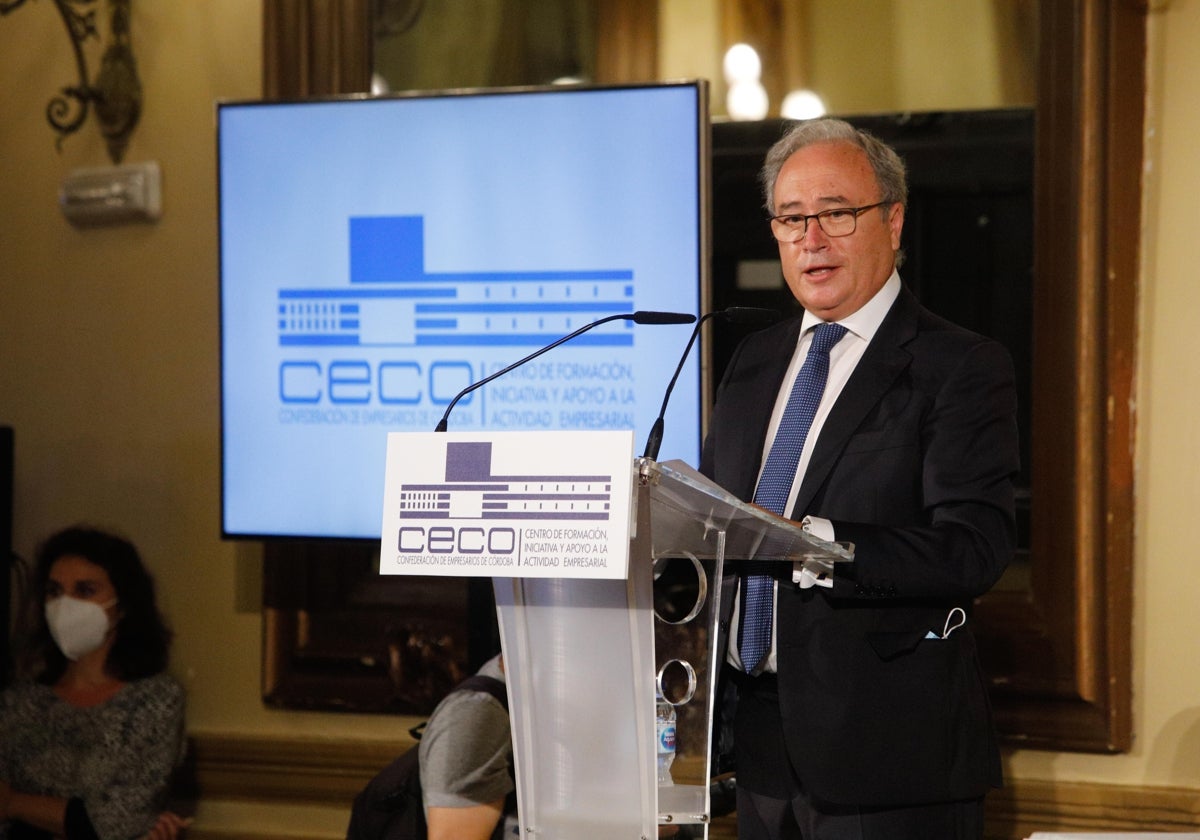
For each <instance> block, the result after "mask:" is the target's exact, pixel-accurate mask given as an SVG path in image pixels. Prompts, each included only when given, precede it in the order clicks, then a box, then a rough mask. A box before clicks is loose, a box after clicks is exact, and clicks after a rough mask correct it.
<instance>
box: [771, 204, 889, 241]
mask: <svg viewBox="0 0 1200 840" xmlns="http://www.w3.org/2000/svg"><path fill="white" fill-rule="evenodd" d="M895 203H896V202H894V201H877V202H875V203H874V204H867V205H864V206H862V207H830V208H829V209H828V210H822V211H821V212H820V213H780V214H778V215H776V216H768V217H767V221H768V222H770V223H771V234H772V235H773V236H774V237H775V238H776V239H777V240H779V241H780V242H799V241H800V240H801V239H803V238H804V237H805V236H807V235H808V222H809V219H816V220H817V227H819V228H820V229H821V233H823V234H825V235H826V236H831V237H833V238H835V239H837V238H840V237H843V236H850V235H851V234H853V233H854V232H855V231H856V230H858V217H859V216H861V215H862V214H863V213H866V212H867V211H868V210H874V209H875V208H876V207H883V206H885V205H888V204H895ZM834 213H853V214H854V216H853V219H854V222H853V224H852V225H851V226H850V230H848V231H846V232H845V233H830V232H829V231H828V230H826V229H825V222H824V221H822V219H828V218H830V217H831V216H832V215H833V214H834ZM783 219H803V220H804V227H803V228H800V235H799V236H797V237H796V238H794V239H781V238H780V236H779V234H778V233H777V232H776V231H777V230H779V229H782V230H783V231H786V232H787V233H794V232H795V231H796V226H795V225H794V224H791V225H789V224H788V223H787V222H784V221H782V220H783Z"/></svg>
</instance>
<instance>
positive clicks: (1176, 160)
mask: <svg viewBox="0 0 1200 840" xmlns="http://www.w3.org/2000/svg"><path fill="white" fill-rule="evenodd" d="M1158 5H1161V6H1165V9H1163V10H1162V11H1158V12H1154V13H1153V14H1152V22H1151V38H1150V64H1151V68H1150V91H1149V109H1148V114H1149V132H1150V133H1149V140H1148V143H1147V169H1146V178H1147V181H1146V184H1147V189H1146V212H1145V214H1144V218H1145V222H1146V229H1145V231H1137V230H1128V231H1127V232H1126V233H1127V235H1129V236H1141V237H1142V240H1143V245H1144V255H1145V260H1144V271H1143V277H1142V289H1143V292H1142V300H1141V317H1140V320H1141V338H1140V341H1139V347H1140V360H1139V372H1140V375H1139V382H1138V388H1137V396H1138V412H1139V427H1138V435H1137V446H1138V482H1139V483H1138V509H1137V522H1136V531H1137V540H1136V558H1135V560H1136V568H1137V570H1136V581H1135V586H1136V591H1135V593H1134V598H1135V604H1136V615H1135V625H1136V627H1135V636H1134V661H1135V663H1136V665H1135V668H1136V673H1135V681H1134V685H1135V692H1136V699H1135V702H1136V706H1135V723H1136V730H1137V739H1136V745H1135V749H1134V751H1133V752H1132V753H1131V754H1129V755H1124V756H1112V757H1104V756H1100V757H1097V756H1080V755H1065V754H1057V753H1040V752H1019V753H1017V754H1015V755H1013V756H1012V757H1011V760H1010V762H1009V769H1010V772H1011V773H1012V774H1013V776H1014V777H1016V778H1022V779H1056V780H1063V781H1073V780H1078V781H1100V782H1112V783H1121V784H1124V783H1129V784H1134V783H1136V784H1146V785H1167V786H1170V785H1175V786H1182V787H1189V788H1196V789H1200V669H1197V668H1196V667H1195V666H1194V664H1193V659H1194V656H1195V647H1196V641H1195V640H1196V639H1197V638H1200V609H1197V608H1196V604H1197V603H1200V592H1198V589H1200V573H1197V572H1196V571H1195V568H1196V559H1195V552H1194V551H1193V550H1191V544H1192V540H1191V539H1190V538H1189V532H1190V530H1191V529H1192V527H1193V524H1194V522H1195V520H1196V516H1195V512H1194V509H1195V505H1196V502H1197V500H1200V492H1198V491H1200V487H1198V486H1197V485H1198V483H1200V432H1198V431H1197V430H1198V429H1200V424H1198V423H1197V422H1196V421H1195V418H1194V413H1195V412H1194V410H1193V407H1192V402H1193V398H1192V396H1191V395H1192V394H1195V393H1197V392H1200V381H1197V380H1198V379H1200V366H1197V365H1196V364H1195V362H1194V361H1193V359H1194V357H1195V355H1196V352H1197V349H1198V348H1200V340H1198V339H1197V338H1196V337H1195V332H1194V328H1193V326H1192V324H1193V322H1194V321H1195V315H1196V313H1197V312H1198V311H1200V283H1197V281H1196V279H1195V272H1196V266H1197V264H1200V259H1197V257H1198V255H1197V253H1196V250H1197V249H1196V245H1195V243H1196V242H1197V240H1198V238H1197V237H1196V236H1195V234H1194V233H1192V232H1191V228H1192V227H1193V226H1194V223H1193V218H1194V211H1193V207H1194V204H1195V194H1196V193H1197V192H1198V191H1200V159H1198V158H1197V156H1196V155H1195V154H1194V152H1193V147H1194V138H1195V137H1196V136H1197V135H1198V134H1200V113H1198V112H1197V110H1196V108H1195V105H1194V99H1195V91H1197V90H1200V57H1197V55H1196V54H1195V51H1194V49H1193V46H1194V44H1195V43H1196V42H1197V41H1200V3H1197V2H1196V1H1195V0H1171V2H1167V3H1160V4H1158ZM260 27H261V9H260V4H259V3H256V2H249V0H206V2H204V3H168V2H143V3H140V4H136V5H135V7H134V21H133V41H134V46H135V50H136V53H137V57H138V62H139V69H140V72H141V76H142V79H143V83H144V85H145V95H146V105H145V113H144V115H143V118H142V123H141V125H140V126H139V128H138V129H137V132H136V133H135V135H134V137H133V141H132V143H131V145H130V148H129V151H128V154H127V158H126V159H127V161H130V162H133V161H142V160H156V161H158V162H159V163H160V164H161V166H162V169H163V177H164V188H163V189H164V197H163V200H164V215H163V219H162V220H161V221H160V222H159V223H158V224H156V225H133V226H126V227H119V228H113V229H96V230H89V231H79V230H76V229H74V228H72V227H71V226H70V225H68V224H67V223H66V222H65V221H64V219H63V218H62V216H61V214H60V213H59V211H58V209H57V207H56V204H55V195H56V190H57V187H58V184H59V182H60V181H61V180H62V178H63V176H64V175H65V174H66V173H67V172H68V171H70V170H71V169H73V168H75V167H80V166H100V165H105V164H107V162H108V161H107V157H106V155H105V152H104V150H103V146H102V144H101V142H100V139H99V137H98V133H97V131H96V126H95V125H94V124H93V123H89V124H88V125H87V126H85V128H84V129H83V130H82V131H81V132H80V133H79V135H77V136H75V137H71V138H68V139H67V140H66V141H65V142H64V143H63V147H62V151H61V153H59V152H56V151H55V143H54V135H53V132H52V131H51V130H50V129H49V127H48V126H47V125H46V123H45V120H44V117H43V110H44V108H45V105H46V102H47V101H48V99H49V98H50V96H51V95H52V94H53V93H54V92H56V91H57V89H58V88H59V87H61V86H62V85H65V84H68V83H70V82H72V81H73V80H72V79H71V77H70V72H71V68H72V62H71V56H70V53H69V50H68V48H67V45H66V39H65V38H64V37H63V33H62V24H61V22H60V21H59V20H58V18H57V16H56V14H55V12H54V7H53V6H52V4H48V3H45V2H42V3H28V4H26V5H25V6H23V7H21V8H20V9H18V10H16V11H15V12H13V13H12V14H9V15H7V16H6V17H3V18H0V80H3V81H2V82H0V185H2V186H0V423H3V424H9V425H12V426H14V427H15V429H16V438H17V451H16V509H15V543H16V545H15V547H16V549H17V551H18V552H19V553H20V554H22V555H25V556H28V555H29V554H30V553H31V552H32V550H33V547H34V545H35V544H36V542H37V540H38V539H40V538H41V537H43V536H45V535H46V534H47V533H48V532H50V531H51V530H53V529H55V528H57V527H59V526H61V525H63V524H65V523H68V522H71V521H75V520H80V519H83V520H89V521H93V522H97V523H100V524H107V525H112V526H115V527H118V528H120V529H122V530H124V531H125V532H126V533H128V534H129V535H130V536H132V537H133V538H134V539H135V540H136V541H137V543H138V544H139V545H140V546H141V547H142V549H143V551H144V553H145V555H146V557H147V559H148V561H149V563H150V564H151V566H152V567H153V569H154V571H155V572H156V574H157V576H158V579H159V583H160V587H161V591H162V600H163V603H164V606H165V607H166V610H167V611H168V613H169V614H170V616H171V617H172V619H173V621H174V624H175V626H176V629H177V631H178V640H177V644H176V648H175V654H174V666H173V667H174V671H175V672H176V674H177V675H178V676H179V677H180V679H181V680H182V681H183V682H184V684H185V685H186V687H187V689H188V693H189V711H188V715H189V726H190V728H191V729H192V731H193V732H195V733H200V734H205V733H207V734H217V735H223V734H235V735H236V734H239V733H249V734H255V735H268V736H269V735H279V736H305V737H314V738H326V739H330V740H333V741H344V740H347V739H350V740H365V741H376V742H378V741H379V740H384V739H387V740H391V739H399V738H400V737H401V736H402V733H403V731H404V729H405V727H406V726H407V725H408V723H410V721H405V720H402V719H396V718H387V717H369V716H345V715H324V714H313V713H295V712H280V711H273V710H267V709H265V708H263V706H262V703H261V701H260V698H259V676H260V665H259V652H260V644H261V640H260V634H261V623H260V618H259V612H258V605H259V591H258V582H259V579H260V574H261V561H260V558H259V554H258V550H257V548H256V547H255V546H254V545H253V544H230V543H223V542H221V541H220V540H219V538H218V529H219V524H218V437H217V434H218V390H217V385H218V383H217V325H216V316H217V288H216V283H217V253H216V246H217V242H216V220H215V215H214V214H215V193H216V190H215V161H214V146H215V143H214V120H213V103H214V101H215V100H217V99H218V98H233V99H243V98H254V97H256V96H257V95H258V92H259V90H260V86H261V76H260V49H261V31H260ZM102 28H105V29H106V25H104V26H103V27H102ZM200 818H201V821H202V824H203V823H207V824H208V825H209V826H215V827H218V828H219V827H221V826H224V827H225V828H226V829H227V830H228V831H229V832H231V833H237V832H238V831H239V830H242V829H244V831H243V833H244V834H247V835H250V834H254V833H263V832H271V831H284V830H292V829H296V830H297V831H300V829H299V828H297V827H301V826H302V827H303V831H302V833H307V834H309V835H310V836H326V837H334V836H337V834H338V833H339V831H340V830H341V829H342V828H343V827H344V818H345V815H344V812H341V811H338V810H337V809H331V808H320V807H313V808H308V809H304V808H299V807H288V808H283V807H278V808H274V809H264V808H262V807H260V806H254V805H249V804H239V803H237V802H235V801H227V802H215V803H206V804H205V806H204V807H203V808H202V810H201V813H200ZM239 826H241V827H242V829H239V828H238V827H239ZM250 826H253V828H252V829H251V828H250Z"/></svg>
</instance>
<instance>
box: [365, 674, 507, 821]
mask: <svg viewBox="0 0 1200 840" xmlns="http://www.w3.org/2000/svg"><path fill="white" fill-rule="evenodd" d="M455 691H484V692H487V693H488V694H490V695H492V696H493V697H495V698H496V699H497V700H499V701H500V705H502V706H504V710H505V711H508V692H507V691H506V690H505V687H504V683H503V682H502V681H501V680H498V679H496V678H495V677H487V676H484V675H482V674H475V675H474V676H471V677H467V678H466V679H465V680H463V681H462V682H461V683H459V684H458V685H457V686H455V687H454V689H453V691H451V693H454V692H455ZM410 731H412V730H410ZM413 735H414V736H415V737H417V738H418V739H419V738H420V734H419V729H418V730H417V731H413ZM418 746H419V745H415V746H413V747H412V748H411V749H409V750H408V751H407V752H405V753H404V754H403V755H401V756H400V757H399V758H397V759H395V760H394V761H393V762H392V763H391V764H389V765H388V766H387V767H385V768H383V770H381V771H379V773H378V774H376V775H375V777H374V778H372V779H371V781H370V782H368V783H367V786H366V787H365V788H363V789H362V790H361V791H360V792H359V794H358V795H357V796H355V797H354V805H353V807H351V809H350V825H349V827H348V828H347V829H346V840H425V838H426V837H427V835H428V833H429V828H428V826H426V824H425V808H424V806H423V804H422V802H421V764H420V760H419V759H418V755H417V749H418ZM510 799H511V797H510ZM503 828H504V818H503V817H501V819H500V823H499V825H497V826H496V832H497V836H498V835H499V833H500V832H502V831H503Z"/></svg>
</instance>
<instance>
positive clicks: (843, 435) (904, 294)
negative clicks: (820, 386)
mask: <svg viewBox="0 0 1200 840" xmlns="http://www.w3.org/2000/svg"><path fill="white" fill-rule="evenodd" d="M917 311H918V306H917V301H916V298H914V297H913V296H912V294H911V293H910V292H909V291H908V290H907V289H903V288H902V289H901V290H900V296H899V297H897V298H896V302H895V303H893V304H892V308H891V309H890V310H888V314H887V316H886V317H885V318H884V319H883V323H881V324H880V325H879V329H878V331H876V333H875V336H874V338H872V339H871V343H870V344H869V345H868V346H867V349H866V352H865V353H863V357H862V358H861V359H860V360H859V362H858V365H857V366H856V367H855V368H854V373H852V374H851V375H850V379H849V380H848V381H847V382H846V386H845V387H844V388H843V389H842V393H841V394H839V395H838V399H837V402H836V403H834V405H833V408H832V409H830V412H829V416H828V417H827V418H826V419H825V423H824V425H823V426H822V427H821V433H820V436H819V437H818V438H817V442H816V444H815V446H814V447H813V453H812V457H811V459H810V460H809V463H808V469H807V470H805V473H804V479H803V480H802V481H801V483H800V490H799V492H798V494H797V496H796V504H795V506H794V507H793V508H792V518H794V519H798V518H800V517H802V516H803V515H804V513H806V512H810V511H809V506H810V505H811V504H812V500H813V497H814V496H815V495H816V493H817V490H818V489H820V487H821V486H822V485H823V484H824V483H825V480H826V479H827V478H828V477H829V473H830V471H831V470H832V469H833V468H834V467H835V466H836V465H837V462H838V459H839V458H840V456H841V453H842V450H843V449H844V448H845V446H846V443H847V441H849V439H850V436H851V435H852V434H854V431H855V430H856V429H857V428H858V427H859V425H860V424H861V423H862V421H863V419H864V418H865V417H866V416H867V414H868V412H870V410H871V409H872V408H873V407H874V406H875V404H876V403H878V402H879V400H880V399H881V398H882V397H883V395H884V394H885V393H887V391H888V389H889V388H891V387H892V384H893V383H894V382H895V381H896V377H898V376H899V375H900V374H901V373H902V372H903V371H904V370H905V368H907V367H908V365H909V363H910V362H911V356H910V354H909V353H908V351H906V350H905V349H904V345H905V344H907V343H908V342H909V341H910V340H912V338H913V337H914V336H915V335H916V330H917Z"/></svg>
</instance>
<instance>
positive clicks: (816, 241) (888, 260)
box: [774, 142, 904, 321]
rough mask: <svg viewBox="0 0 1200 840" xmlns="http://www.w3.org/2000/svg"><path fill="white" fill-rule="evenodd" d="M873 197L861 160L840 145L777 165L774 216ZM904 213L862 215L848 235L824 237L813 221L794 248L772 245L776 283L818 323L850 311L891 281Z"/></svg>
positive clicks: (890, 208)
mask: <svg viewBox="0 0 1200 840" xmlns="http://www.w3.org/2000/svg"><path fill="white" fill-rule="evenodd" d="M880 198H881V196H880V194H879V185H878V184H877V183H876V182H875V173H874V171H873V170H872V169H871V164H870V163H869V162H868V161H867V156H866V153H864V152H863V151H862V150H861V149H859V148H857V147H856V146H852V145H850V144H848V143H836V142H834V143H817V144H814V145H811V146H806V147H804V148H803V149H800V150H799V151H797V152H796V153H795V154H793V155H792V156H791V157H789V158H788V159H787V160H786V161H785V162H784V164H783V168H782V169H780V171H779V177H778V178H777V179H776V181H775V191H774V201H775V208H774V214H775V215H778V214H782V213H804V214H811V213H820V212H821V211H822V210H831V209H833V208H837V207H863V206H865V205H869V204H874V203H875V202H877V201H879V199H880ZM903 226H904V208H903V206H902V205H899V204H891V205H884V206H882V207H876V208H875V209H873V210H868V211H866V212H865V213H863V214H862V215H861V216H859V217H858V225H857V228H856V229H855V231H854V233H852V234H850V235H849V236H839V237H831V236H828V235H827V234H826V233H825V232H824V231H823V230H821V227H820V225H819V224H817V220H816V219H809V221H808V231H807V233H805V234H804V237H803V238H802V239H801V240H800V241H798V242H780V243H779V259H780V262H781V264H782V267H783V276H784V279H786V280H787V284H788V288H789V289H791V290H792V294H793V295H795V297H796V300H798V301H800V303H801V305H803V306H804V308H805V309H807V310H808V311H809V312H812V313H813V314H814V315H817V316H819V317H820V318H822V319H823V320H826V321H836V320H838V319H839V318H844V317H846V316H847V315H851V314H853V313H855V312H857V311H858V310H859V309H861V308H862V306H863V305H864V304H865V303H866V302H867V301H869V300H870V299H871V298H872V297H873V296H874V295H875V293H876V292H878V291H879V290H880V289H881V288H882V287H883V284H884V283H886V282H887V279H888V277H890V276H891V273H892V266H893V263H894V262H895V254H896V250H897V249H898V248H899V247H900V230H901V228H902V227H903Z"/></svg>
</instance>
